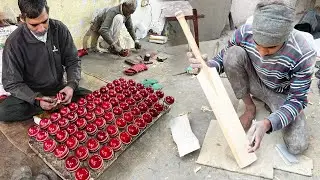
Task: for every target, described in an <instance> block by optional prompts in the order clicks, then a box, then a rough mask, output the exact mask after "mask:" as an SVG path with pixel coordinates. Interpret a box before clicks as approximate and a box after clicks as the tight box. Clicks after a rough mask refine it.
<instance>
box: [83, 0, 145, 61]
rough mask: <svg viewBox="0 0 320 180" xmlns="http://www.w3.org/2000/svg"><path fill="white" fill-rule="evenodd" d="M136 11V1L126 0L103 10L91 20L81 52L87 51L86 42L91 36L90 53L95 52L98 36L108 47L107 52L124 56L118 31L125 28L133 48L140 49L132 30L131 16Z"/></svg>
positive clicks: (124, 52)
mask: <svg viewBox="0 0 320 180" xmlns="http://www.w3.org/2000/svg"><path fill="white" fill-rule="evenodd" d="M135 10H136V1H135V0H128V1H126V2H124V3H122V4H120V5H118V6H115V7H112V8H105V9H103V10H102V11H101V12H100V13H99V14H98V15H97V16H96V17H95V19H94V20H93V22H92V25H91V27H90V29H89V30H88V31H87V33H86V35H85V37H84V39H83V50H82V51H86V50H87V41H88V39H89V37H90V36H91V48H92V51H96V48H97V41H98V38H99V36H102V38H103V39H104V41H105V42H106V43H107V44H108V45H109V48H108V49H109V51H110V52H111V53H114V54H118V55H121V56H125V55H126V51H125V50H124V49H122V48H121V47H120V42H119V35H120V30H121V28H122V26H123V23H125V26H126V28H127V30H128V32H129V34H130V36H131V37H132V39H133V41H135V48H136V49H140V48H141V45H140V44H139V42H138V41H137V40H136V35H135V32H134V29H133V25H132V20H131V14H132V13H134V11H135Z"/></svg>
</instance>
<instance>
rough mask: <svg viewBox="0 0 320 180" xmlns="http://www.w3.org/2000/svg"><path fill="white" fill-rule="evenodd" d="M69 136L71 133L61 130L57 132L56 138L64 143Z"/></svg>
mask: <svg viewBox="0 0 320 180" xmlns="http://www.w3.org/2000/svg"><path fill="white" fill-rule="evenodd" d="M68 137H69V134H68V132H67V131H66V130H59V131H58V132H57V134H56V140H57V141H58V142H59V143H63V142H65V141H66V140H67V139H68Z"/></svg>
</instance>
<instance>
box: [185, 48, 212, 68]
mask: <svg viewBox="0 0 320 180" xmlns="http://www.w3.org/2000/svg"><path fill="white" fill-rule="evenodd" d="M201 57H202V59H203V60H204V61H207V60H208V55H207V54H203V55H201ZM187 59H188V61H189V62H190V67H192V68H193V71H194V72H196V71H198V72H199V71H200V69H201V68H202V65H201V63H200V62H199V61H198V60H197V59H196V58H195V56H194V55H193V53H192V52H187Z"/></svg>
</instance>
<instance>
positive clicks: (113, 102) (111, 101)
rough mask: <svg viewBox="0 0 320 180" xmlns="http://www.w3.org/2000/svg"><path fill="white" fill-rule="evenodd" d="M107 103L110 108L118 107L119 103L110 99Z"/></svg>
mask: <svg viewBox="0 0 320 180" xmlns="http://www.w3.org/2000/svg"><path fill="white" fill-rule="evenodd" d="M109 102H110V103H111V105H112V107H116V106H118V105H119V101H118V100H117V98H110V100H109Z"/></svg>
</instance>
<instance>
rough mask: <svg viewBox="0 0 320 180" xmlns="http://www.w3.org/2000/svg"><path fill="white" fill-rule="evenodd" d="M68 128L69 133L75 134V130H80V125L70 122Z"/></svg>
mask: <svg viewBox="0 0 320 180" xmlns="http://www.w3.org/2000/svg"><path fill="white" fill-rule="evenodd" d="M66 130H67V132H68V133H69V135H73V134H74V133H75V132H77V131H78V127H77V125H76V124H69V126H68V127H67V129H66Z"/></svg>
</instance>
